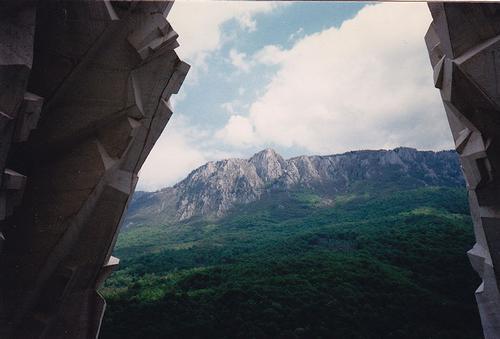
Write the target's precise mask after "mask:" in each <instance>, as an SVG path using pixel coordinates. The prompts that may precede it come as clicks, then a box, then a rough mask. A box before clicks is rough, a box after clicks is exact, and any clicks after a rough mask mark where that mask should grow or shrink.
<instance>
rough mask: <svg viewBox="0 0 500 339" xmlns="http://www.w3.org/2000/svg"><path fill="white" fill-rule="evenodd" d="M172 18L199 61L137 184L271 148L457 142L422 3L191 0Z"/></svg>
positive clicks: (295, 151)
mask: <svg viewBox="0 0 500 339" xmlns="http://www.w3.org/2000/svg"><path fill="white" fill-rule="evenodd" d="M167 19H168V20H169V22H170V23H171V24H172V26H173V28H174V29H175V30H176V31H177V33H178V34H179V39H178V41H179V43H180V47H178V48H177V49H176V52H177V54H178V55H179V57H180V58H181V59H182V60H184V61H186V62H187V63H189V64H190V65H191V69H190V71H189V73H188V75H187V77H186V79H185V81H184V84H183V85H182V87H181V90H180V91H179V93H178V94H177V95H175V96H174V97H173V98H172V99H171V101H172V105H173V110H174V114H173V116H172V118H171V119H170V122H169V123H168V125H167V127H166V128H165V130H164V132H163V134H162V135H161V136H160V138H159V140H158V142H157V143H156V145H155V147H154V148H153V150H152V152H151V154H150V156H149V158H148V159H147V161H146V163H145V164H144V166H143V168H142V169H141V171H140V173H139V177H140V179H139V183H138V189H139V190H147V191H154V190H157V189H160V188H162V187H166V186H171V185H173V184H175V183H176V182H178V181H180V180H182V179H183V178H184V177H185V176H186V175H187V174H189V172H190V171H192V170H193V169H195V168H196V167H198V166H200V165H203V164H204V163H206V162H208V161H213V160H220V159H224V158H230V157H238V158H248V157H250V156H251V155H252V154H254V153H256V152H258V151H260V150H262V149H264V148H273V149H275V150H276V151H277V152H278V153H280V154H281V155H283V156H284V157H285V158H289V157H293V156H297V155H303V154H310V155H312V154H320V155H326V154H335V153H343V152H346V151H351V150H359V149H390V148H395V147H398V146H407V147H414V148H417V149H421V150H442V149H451V148H453V142H452V138H451V132H450V130H449V127H448V125H447V121H446V115H445V113H444V109H443V105H442V103H441V100H440V96H439V92H438V90H437V89H435V88H434V86H433V82H432V68H431V66H430V63H429V59H428V56H427V50H426V47H425V43H424V35H425V32H426V31H427V28H428V26H429V23H430V22H431V17H430V13H429V10H428V8H427V6H426V4H425V3H378V4H372V3H359V2H356V3H353V2H345V3H343V2H283V1H280V2H260V1H255V2H253V1H248V2H237V1H230V2H223V1H218V2H190V1H184V2H175V3H174V6H173V8H172V10H171V11H170V13H169V15H168V17H167Z"/></svg>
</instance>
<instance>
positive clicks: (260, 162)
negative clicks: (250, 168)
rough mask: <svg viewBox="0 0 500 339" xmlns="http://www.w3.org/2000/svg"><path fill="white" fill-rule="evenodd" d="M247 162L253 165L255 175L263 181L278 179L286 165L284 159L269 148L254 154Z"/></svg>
mask: <svg viewBox="0 0 500 339" xmlns="http://www.w3.org/2000/svg"><path fill="white" fill-rule="evenodd" d="M248 162H249V163H251V164H252V165H254V166H255V171H256V172H257V175H258V176H259V177H260V178H261V179H262V180H263V181H264V182H269V181H273V180H276V179H278V178H279V177H281V176H282V175H283V173H284V171H285V169H286V167H287V163H286V161H285V159H283V157H282V156H281V155H279V154H278V153H277V152H276V151H275V150H273V149H271V148H267V149H265V150H263V151H260V152H258V153H256V154H254V155H253V156H252V157H251V158H250V159H249V160H248Z"/></svg>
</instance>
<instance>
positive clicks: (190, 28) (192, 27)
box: [168, 1, 279, 67]
mask: <svg viewBox="0 0 500 339" xmlns="http://www.w3.org/2000/svg"><path fill="white" fill-rule="evenodd" d="M277 6H279V5H278V4H276V3H271V2H259V1H242V2H240V1H220V2H218V1H205V2H202V1H197V2H189V1H176V2H175V3H174V5H173V7H172V10H171V11H170V13H169V15H168V20H169V22H170V23H171V24H172V27H173V28H174V29H175V31H176V32H177V33H178V34H179V38H178V41H179V43H180V47H178V48H177V53H178V54H179V56H180V57H181V59H183V60H187V61H188V62H190V63H192V64H194V65H196V66H201V67H203V66H206V65H205V59H206V57H207V55H208V54H209V53H211V52H213V51H215V50H217V49H218V48H220V47H221V45H222V44H223V42H224V41H223V40H224V36H223V33H222V25H223V24H224V23H225V22H227V21H230V20H232V19H234V20H236V21H237V22H238V23H239V25H240V27H241V28H243V29H246V30H247V31H253V30H255V29H256V22H255V19H254V16H255V15H257V14H259V13H268V12H270V11H272V10H273V9H274V8H276V7H277Z"/></svg>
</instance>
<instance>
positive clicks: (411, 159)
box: [124, 147, 464, 228]
mask: <svg viewBox="0 0 500 339" xmlns="http://www.w3.org/2000/svg"><path fill="white" fill-rule="evenodd" d="M389 183H390V185H389ZM463 184H464V181H463V177H462V174H461V171H460V166H459V161H458V156H457V154H456V152H455V151H446V150H445V151H437V152H434V151H418V150H416V149H414V148H407V147H398V148H395V149H392V150H361V151H350V152H345V153H342V154H333V155H311V156H307V155H302V156H296V157H292V158H289V159H284V158H283V157H282V156H281V155H280V154H278V153H277V152H276V151H274V150H273V149H270V148H267V149H264V150H262V151H260V152H257V153H256V154H254V155H253V156H252V157H250V158H249V159H238V158H232V159H223V160H219V161H210V162H207V163H206V164H204V165H202V166H200V167H198V168H196V169H194V170H193V171H191V172H190V173H189V174H188V175H187V177H186V178H185V179H183V180H181V181H180V182H178V183H177V184H175V185H174V186H171V187H165V188H163V189H161V190H158V191H155V192H144V191H138V192H136V193H135V195H134V197H133V200H132V202H131V204H130V207H129V211H128V213H127V217H126V219H125V222H124V227H125V228H127V227H130V226H133V225H136V224H140V223H167V222H171V221H184V220H188V219H191V218H193V217H200V216H201V217H215V218H217V217H221V216H224V215H225V214H226V213H228V212H229V211H230V210H231V209H233V208H234V207H235V206H237V205H242V204H248V203H251V202H254V201H257V200H259V199H261V198H262V197H263V196H265V195H269V194H272V193H273V192H278V191H293V190H307V191H313V192H315V193H318V194H319V195H324V196H335V195H338V194H342V193H348V192H354V191H356V192H357V191H366V190H370V189H372V190H373V189H375V190H384V189H387V188H388V187H392V186H394V185H400V186H402V187H409V188H415V187H422V186H460V185H463Z"/></svg>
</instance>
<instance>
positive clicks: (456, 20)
mask: <svg viewBox="0 0 500 339" xmlns="http://www.w3.org/2000/svg"><path fill="white" fill-rule="evenodd" d="M429 9H430V11H431V13H432V17H433V22H432V23H431V25H430V28H429V30H428V32H427V34H426V37H425V40H426V43H427V48H428V50H429V56H430V60H431V64H432V67H433V68H434V84H435V86H436V88H439V89H440V91H441V97H442V99H443V103H444V107H445V110H446V114H447V117H448V121H449V124H450V127H451V130H452V134H453V138H454V140H455V146H456V150H457V152H458V153H459V154H460V161H461V164H462V168H463V172H464V175H465V178H466V181H467V188H468V190H469V202H470V208H471V214H472V220H473V222H474V231H475V235H476V244H475V245H474V247H473V248H472V249H471V250H470V251H469V252H468V256H469V259H470V262H471V264H472V266H473V267H474V269H475V270H476V271H477V273H478V274H479V275H480V276H481V278H482V280H483V282H482V284H481V285H480V286H479V287H478V289H477V290H476V300H477V303H478V306H479V311H480V315H481V321H482V325H483V330H484V335H485V338H486V339H492V338H500V294H499V289H498V284H499V282H500V280H499V279H500V175H499V170H500V87H499V84H500V73H499V71H498V70H499V69H500V4H467V3H431V4H429ZM459 278H460V277H457V279H459Z"/></svg>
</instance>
